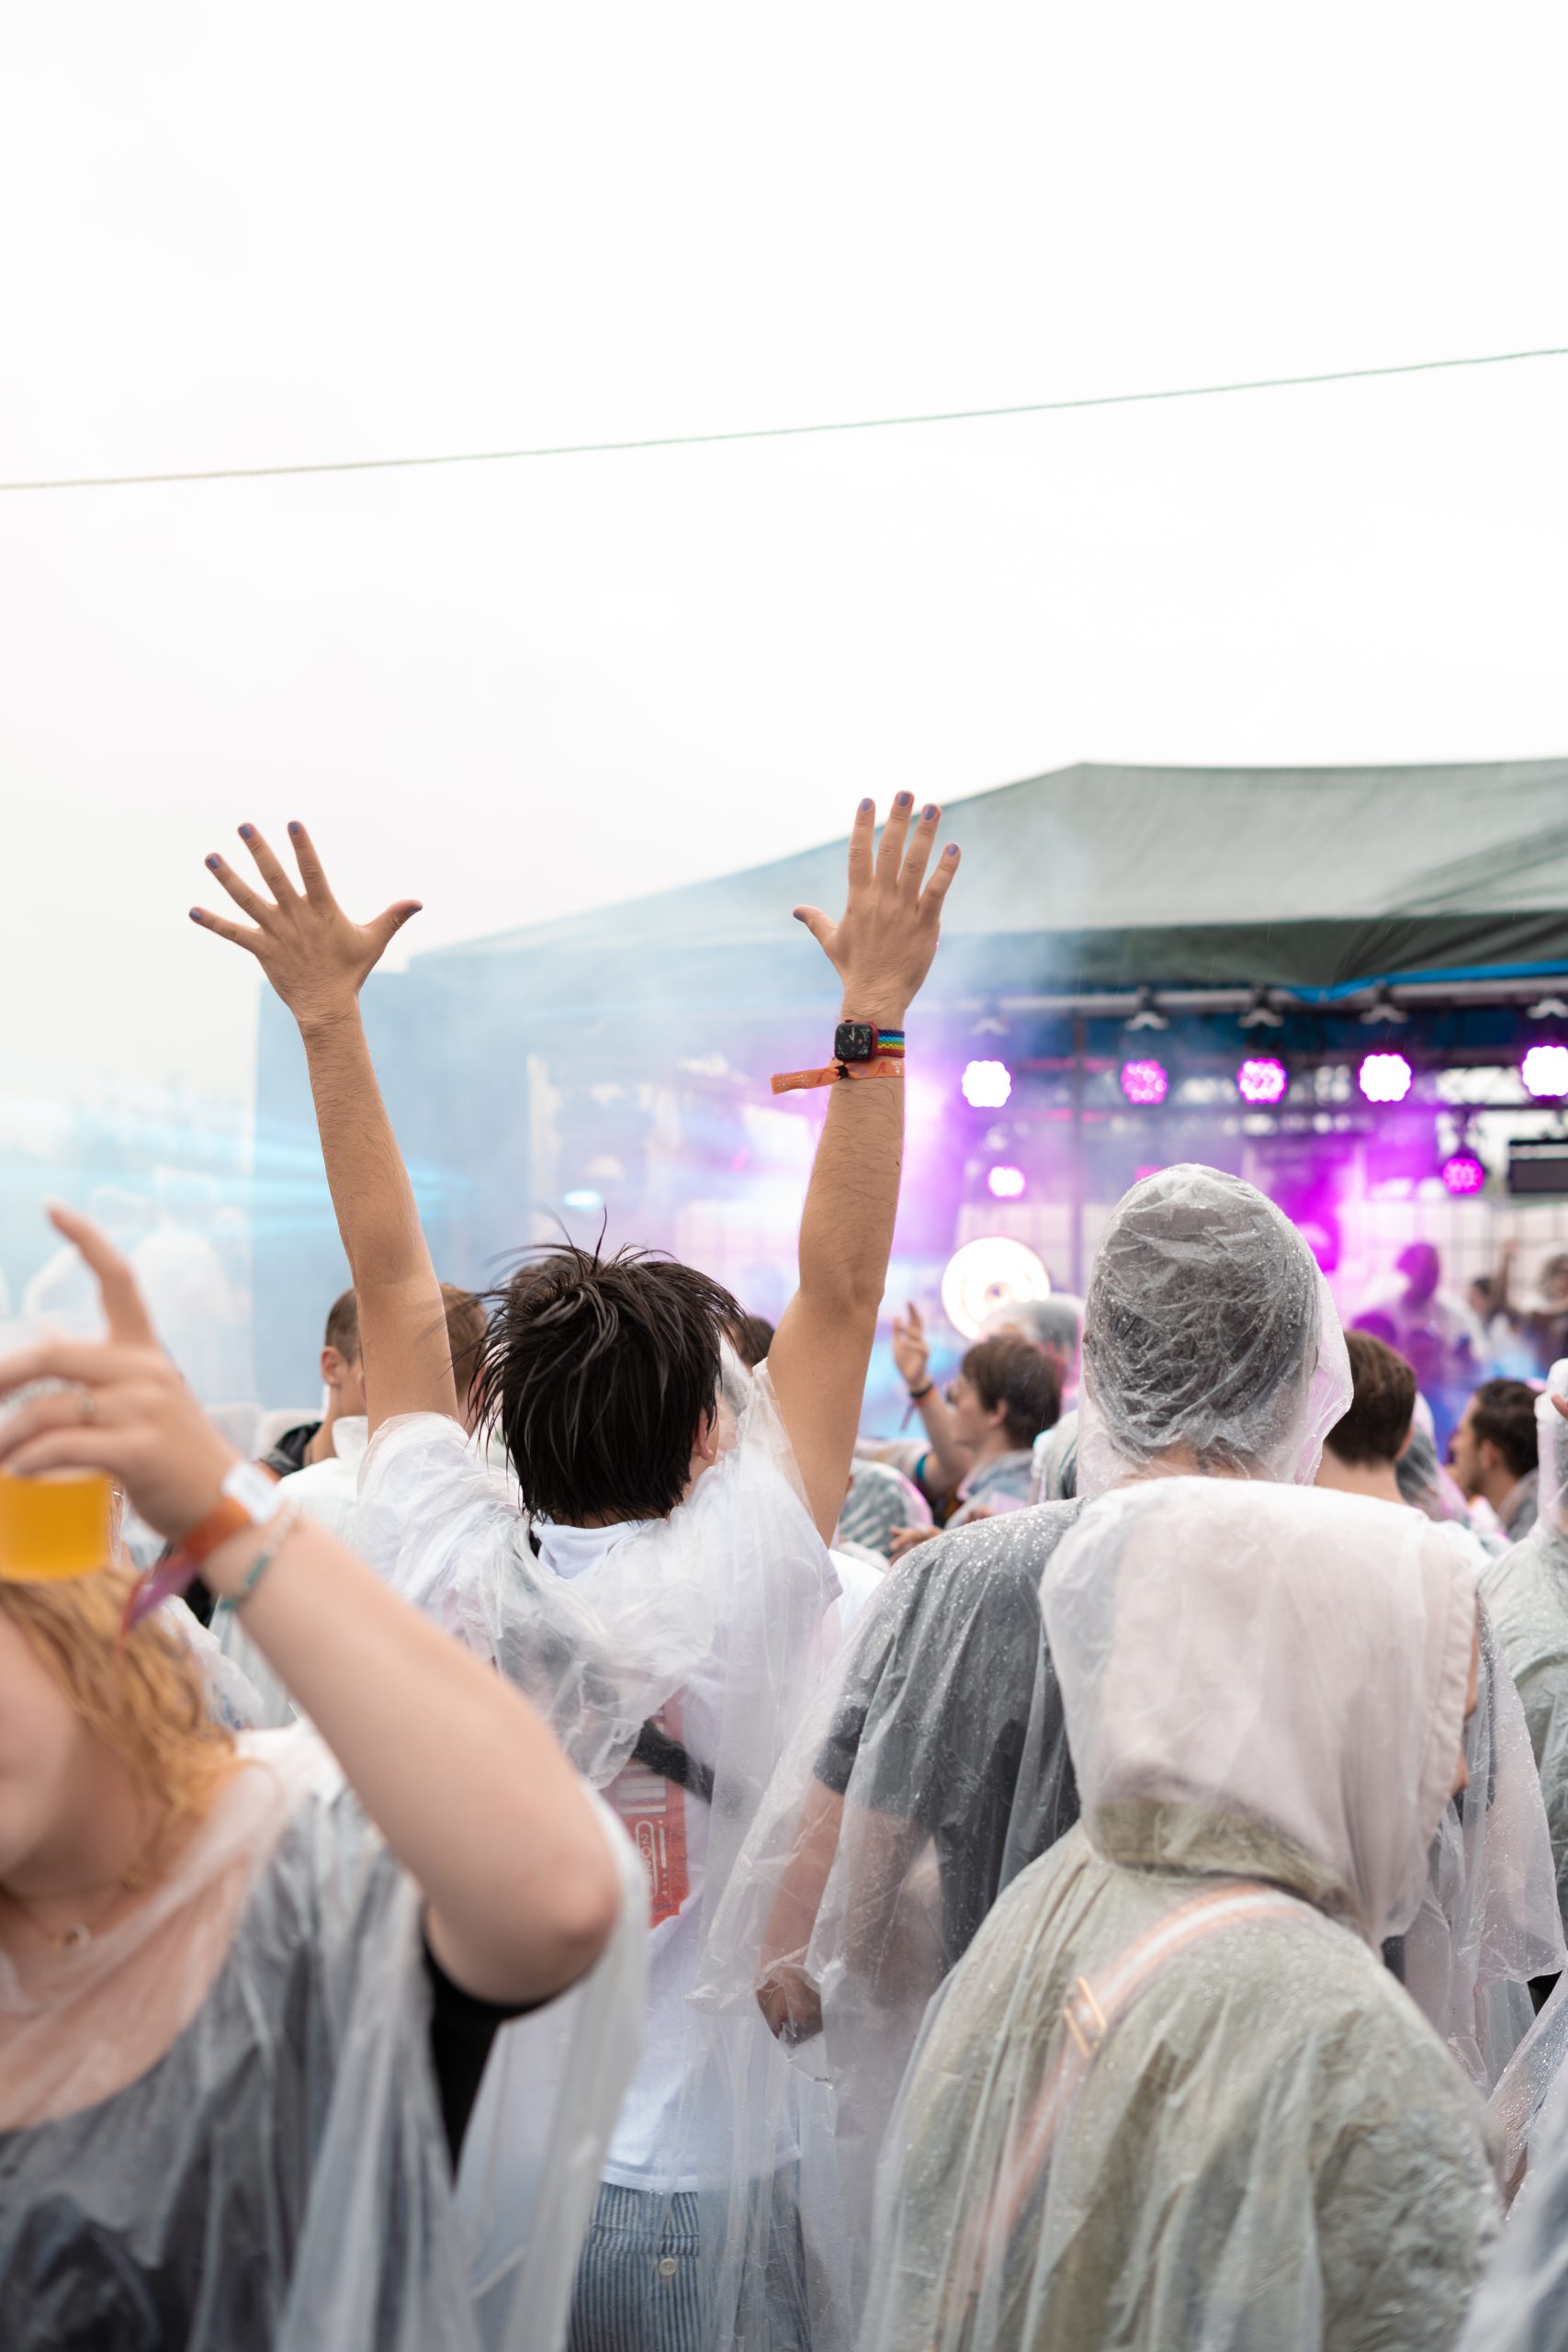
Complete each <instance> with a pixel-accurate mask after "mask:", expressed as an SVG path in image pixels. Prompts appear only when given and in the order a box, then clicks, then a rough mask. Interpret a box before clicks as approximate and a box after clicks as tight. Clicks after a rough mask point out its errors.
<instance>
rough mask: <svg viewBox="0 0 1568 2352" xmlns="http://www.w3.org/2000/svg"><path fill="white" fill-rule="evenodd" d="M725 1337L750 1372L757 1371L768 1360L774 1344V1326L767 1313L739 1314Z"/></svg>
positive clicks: (729, 1326)
mask: <svg viewBox="0 0 1568 2352" xmlns="http://www.w3.org/2000/svg"><path fill="white" fill-rule="evenodd" d="M725 1337H726V1339H727V1340H728V1341H729V1344H730V1346H731V1347H732V1348H733V1349H734V1351H735V1353H736V1355H737V1357H738V1358H739V1361H740V1363H743V1364H744V1365H745V1367H746V1369H747V1371H748V1372H755V1371H756V1369H757V1366H758V1365H759V1364H760V1363H766V1362H767V1360H768V1350H769V1349H770V1348H771V1347H772V1346H773V1324H771V1323H770V1322H769V1321H768V1318H767V1317H766V1316H765V1315H739V1316H737V1317H736V1318H735V1320H734V1322H733V1323H731V1324H729V1325H728V1328H727V1329H726V1331H725Z"/></svg>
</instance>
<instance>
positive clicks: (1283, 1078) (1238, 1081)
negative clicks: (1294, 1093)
mask: <svg viewBox="0 0 1568 2352" xmlns="http://www.w3.org/2000/svg"><path fill="white" fill-rule="evenodd" d="M1290 1083H1291V1073H1290V1071H1289V1070H1288V1069H1286V1068H1285V1065H1284V1063H1283V1062H1282V1061H1280V1059H1279V1057H1278V1056H1277V1055H1274V1054H1248V1056H1247V1059H1246V1060H1245V1061H1244V1062H1243V1063H1242V1065H1241V1068H1240V1069H1238V1070H1237V1071H1236V1074H1235V1091H1236V1092H1237V1093H1238V1094H1239V1095H1240V1097H1241V1099H1242V1101H1243V1102H1244V1103H1282V1102H1283V1101H1284V1099H1285V1092H1286V1090H1287V1088H1288V1087H1289V1085H1290Z"/></svg>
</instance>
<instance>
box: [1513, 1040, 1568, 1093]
mask: <svg viewBox="0 0 1568 2352" xmlns="http://www.w3.org/2000/svg"><path fill="white" fill-rule="evenodd" d="M1519 1076H1520V1077H1521V1078H1522V1079H1523V1080H1524V1082H1525V1092H1526V1093H1527V1094H1533V1095H1534V1096H1535V1099H1536V1101H1537V1102H1538V1103H1560V1102H1561V1101H1562V1097H1563V1096H1564V1095H1565V1094H1568V1046H1531V1047H1530V1048H1529V1052H1528V1053H1527V1054H1526V1056H1525V1057H1524V1059H1523V1061H1522V1062H1521V1063H1520V1064H1519Z"/></svg>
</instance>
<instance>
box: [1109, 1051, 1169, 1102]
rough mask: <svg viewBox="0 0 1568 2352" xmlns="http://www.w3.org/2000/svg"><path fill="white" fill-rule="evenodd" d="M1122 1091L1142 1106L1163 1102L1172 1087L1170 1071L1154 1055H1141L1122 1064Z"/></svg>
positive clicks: (1130, 1100)
mask: <svg viewBox="0 0 1568 2352" xmlns="http://www.w3.org/2000/svg"><path fill="white" fill-rule="evenodd" d="M1121 1076H1122V1093H1123V1094H1124V1095H1125V1096H1126V1098H1127V1100H1128V1102H1129V1103H1137V1104H1139V1105H1140V1106H1143V1105H1145V1104H1149V1103H1163V1102H1164V1101H1165V1098H1166V1095H1167V1093H1168V1091H1169V1087H1170V1072H1169V1071H1168V1069H1166V1066H1165V1064H1164V1063H1163V1062H1156V1060H1154V1059H1153V1057H1139V1058H1138V1059H1137V1060H1136V1061H1130V1062H1123V1063H1122V1072H1121Z"/></svg>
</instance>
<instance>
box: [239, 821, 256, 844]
mask: <svg viewBox="0 0 1568 2352" xmlns="http://www.w3.org/2000/svg"><path fill="white" fill-rule="evenodd" d="M254 831H255V827H254V825H242V826H241V828H240V839H241V840H242V841H243V842H248V841H249V840H250V838H251V835H252V834H253V833H254Z"/></svg>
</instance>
